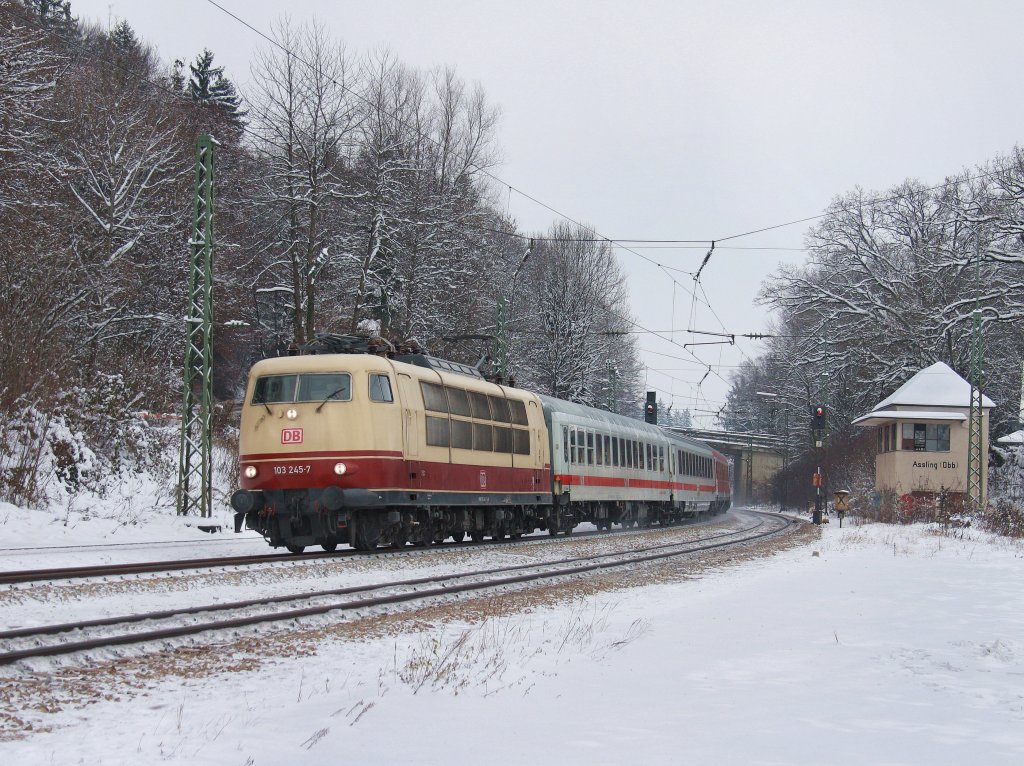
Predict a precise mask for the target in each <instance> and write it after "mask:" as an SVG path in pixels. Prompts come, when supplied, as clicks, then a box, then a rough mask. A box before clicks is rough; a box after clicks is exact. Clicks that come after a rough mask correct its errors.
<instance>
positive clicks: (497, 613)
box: [0, 524, 1024, 766]
mask: <svg viewBox="0 0 1024 766" xmlns="http://www.w3.org/2000/svg"><path fill="white" fill-rule="evenodd" d="M6 555H7V554H4V556H5V558H6ZM1022 580H1024V545H1022V544H1021V543H1020V542H1012V541H1007V540H1004V539H999V538H993V537H990V536H988V535H983V534H981V533H978V532H974V531H968V532H967V534H966V535H965V536H964V538H963V539H960V538H958V537H948V536H943V535H941V534H939V533H937V532H936V531H935V530H933V529H931V528H928V527H923V526H916V527H899V528H897V527H890V526H885V525H868V526H861V527H847V528H846V529H839V528H838V525H836V524H832V525H829V526H827V527H825V528H824V529H823V530H822V537H821V539H820V540H818V541H816V542H814V543H812V544H810V545H801V546H798V547H795V548H792V549H790V550H787V551H784V552H781V553H779V554H777V555H775V556H772V557H768V558H757V559H753V560H750V559H744V560H736V561H733V562H732V563H729V564H727V565H723V566H720V567H717V568H715V569H713V570H711V571H705V572H704V573H703V574H701V575H700V576H698V577H695V578H692V579H686V580H681V581H677V582H669V583H665V582H660V583H658V584H652V585H648V586H646V587H641V588H634V589H630V590H613V591H607V592H598V593H589V594H587V593H581V592H579V591H570V596H569V597H568V598H566V599H565V600H562V601H550V602H548V603H544V604H534V605H532V606H530V607H529V608H528V609H525V610H520V609H519V608H518V605H517V603H516V602H515V601H514V600H511V599H510V600H508V603H507V604H506V606H505V607H504V608H501V607H500V606H499V608H496V609H494V610H492V611H491V612H490V613H489V614H490V616H488V617H487V618H486V619H484V620H483V621H477V620H470V619H467V618H466V617H465V616H464V618H463V619H462V620H460V621H458V622H445V621H441V620H436V619H435V620H429V619H423V620H418V621H417V622H416V623H415V629H412V630H406V631H403V632H401V633H398V634H395V633H392V632H389V631H387V630H380V631H368V632H366V633H365V634H362V635H348V636H347V637H344V638H342V637H340V636H339V635H337V634H332V633H331V632H330V631H323V632H322V638H321V640H319V641H316V642H315V643H312V644H311V643H310V641H309V637H308V635H304V637H303V644H302V647H301V649H299V650H297V651H295V652H291V651H283V650H282V649H281V646H282V645H281V644H280V643H279V642H274V641H268V642H266V644H265V650H266V651H265V654H264V655H263V656H261V658H260V659H259V661H258V662H257V663H253V662H251V661H249V659H248V658H247V657H245V656H244V654H245V653H244V652H240V651H239V650H237V649H235V648H232V649H227V648H225V649H224V655H225V656H223V657H221V662H222V670H221V671H219V672H217V673H213V674H211V673H201V672H197V673H196V674H195V675H194V676H193V677H188V676H185V677H184V678H183V677H182V676H181V675H180V674H177V673H174V674H161V673H156V674H154V675H153V676H152V677H150V678H146V679H144V680H143V681H142V682H140V685H141V690H140V691H136V690H134V689H133V688H132V684H128V683H123V680H124V679H121V680H119V681H118V682H111V683H110V687H109V688H108V689H107V690H106V692H105V693H106V696H107V697H109V698H108V699H90V700H89V704H65V705H64V706H63V708H62V709H61V710H60V711H59V712H55V713H52V712H51V713H46V712H43V711H38V710H28V709H26V710H25V711H24V719H25V720H26V721H27V722H30V723H32V724H33V725H34V726H35V728H36V729H37V730H38V729H49V731H40V732H39V733H34V734H30V735H28V736H27V737H26V738H24V739H21V740H17V741H4V742H0V761H2V762H4V763H12V764H19V766H21V764H35V763H40V764H47V763H88V764H100V763H103V764H121V763H126V764H143V763H146V764H148V763H154V762H160V761H162V762H168V763H182V764H184V763H189V764H238V766H243V765H244V764H252V765H253V766H255V765H256V764H291V763H306V764H336V763H338V762H340V761H342V760H343V761H344V762H349V763H377V764H388V763H415V764H478V763H487V764H488V766H498V765H499V764H522V763H528V762H532V763H536V764H549V763H550V764H623V763H648V764H650V763H657V764H663V763H664V764H669V763H672V764H674V763H712V762H714V763H717V764H732V763H737V764H740V763H742V764H747V763H766V764H792V763H806V764H812V763H813V764H820V763H837V764H866V763H893V764H895V763H906V764H917V763H930V764H946V763H948V764H960V763H966V762H974V763H978V764H1002V763H1006V764H1009V763H1013V764H1017V763H1021V762H1024V592H1022V589H1021V587H1020V583H1021V582H1022ZM495 601H496V602H500V600H498V599H496V600H495ZM295 630H296V635H299V634H301V633H302V631H301V630H300V629H299V627H298V626H297V627H296V629H295ZM159 663H160V660H159V659H158V658H154V659H153V660H152V662H151V664H152V665H159ZM233 664H235V665H237V667H235V668H234V671H235V672H227V671H226V670H224V669H223V668H232V665H233ZM0 678H3V683H5V684H8V683H15V684H27V683H31V682H32V680H33V679H31V678H30V677H28V676H27V675H25V674H24V673H20V674H17V673H16V674H13V675H12V674H11V672H10V671H5V672H3V673H2V674H0ZM59 678H61V674H60V671H54V675H53V678H52V679H45V682H47V683H50V682H53V681H56V680H58V679H59ZM36 682H38V679H36ZM90 683H91V684H92V688H96V689H103V688H104V687H103V681H102V680H97V679H90ZM27 706H28V705H27V704H26V707H27Z"/></svg>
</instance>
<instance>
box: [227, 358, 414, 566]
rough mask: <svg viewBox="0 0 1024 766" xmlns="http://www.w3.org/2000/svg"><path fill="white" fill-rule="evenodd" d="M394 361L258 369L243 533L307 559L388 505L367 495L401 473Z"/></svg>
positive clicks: (250, 396)
mask: <svg viewBox="0 0 1024 766" xmlns="http://www.w3.org/2000/svg"><path fill="white" fill-rule="evenodd" d="M394 379H395V378H394V370H393V367H392V365H391V362H390V361H389V360H387V359H385V358H382V357H378V356H373V355H356V354H325V355H312V356H295V357H282V358H278V359H267V360H264V361H262V362H258V363H257V364H256V365H254V366H253V368H252V371H251V372H250V375H249V383H248V386H247V388H246V396H245V403H244V405H243V408H242V420H241V431H240V435H239V489H238V491H237V492H235V493H234V495H232V498H231V505H232V507H233V508H234V509H235V528H236V530H240V529H241V527H242V526H243V525H244V526H246V527H247V528H249V529H253V530H256V531H257V532H259V533H260V534H262V535H263V536H264V537H266V538H267V540H268V542H270V544H271V545H273V546H275V547H278V546H282V545H283V546H285V547H287V548H288V550H289V551H292V552H293V553H299V552H301V551H302V550H304V549H305V547H306V546H309V545H320V546H322V547H323V548H324V549H325V550H334V549H335V548H336V547H337V546H338V544H339V543H344V542H348V539H349V538H348V527H349V520H350V513H351V510H352V509H355V508H371V507H374V506H376V505H379V504H380V502H381V501H380V498H379V496H378V495H377V494H375V493H374V492H372V491H370V490H368V489H367V487H372V486H380V485H381V484H383V485H384V486H387V485H388V484H389V478H390V477H389V474H391V473H395V472H398V473H401V471H402V441H401V433H402V418H401V414H400V409H399V407H398V406H397V405H396V404H395V395H394V389H393V385H394Z"/></svg>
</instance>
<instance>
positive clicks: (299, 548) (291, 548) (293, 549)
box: [284, 543, 306, 555]
mask: <svg viewBox="0 0 1024 766" xmlns="http://www.w3.org/2000/svg"><path fill="white" fill-rule="evenodd" d="M284 547H285V548H287V549H288V552H289V553H294V554H295V555H298V554H300V553H302V552H303V551H304V550H306V546H305V545H292V544H291V543H288V544H287V545H285V546H284Z"/></svg>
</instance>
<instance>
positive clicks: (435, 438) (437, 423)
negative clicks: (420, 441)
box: [427, 415, 449, 447]
mask: <svg viewBox="0 0 1024 766" xmlns="http://www.w3.org/2000/svg"><path fill="white" fill-rule="evenodd" d="M448 443H449V435H448V418H432V417H430V416H429V415H427V444H429V445H430V446H431V447H447V446H448Z"/></svg>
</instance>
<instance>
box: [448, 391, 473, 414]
mask: <svg viewBox="0 0 1024 766" xmlns="http://www.w3.org/2000/svg"><path fill="white" fill-rule="evenodd" d="M445 390H446V391H447V392H448V407H449V409H450V410H451V413H452V415H462V416H463V417H467V418H468V417H472V416H473V410H472V409H471V408H470V406H469V392H467V391H463V390H462V389H461V388H450V387H449V386H445Z"/></svg>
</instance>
